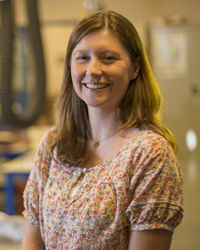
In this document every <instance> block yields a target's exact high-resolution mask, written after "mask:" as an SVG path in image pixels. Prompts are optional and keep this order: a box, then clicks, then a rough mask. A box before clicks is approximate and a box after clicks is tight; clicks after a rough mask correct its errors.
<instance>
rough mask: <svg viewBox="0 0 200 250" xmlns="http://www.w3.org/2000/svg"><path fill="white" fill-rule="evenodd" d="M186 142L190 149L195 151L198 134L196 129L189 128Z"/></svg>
mask: <svg viewBox="0 0 200 250" xmlns="http://www.w3.org/2000/svg"><path fill="white" fill-rule="evenodd" d="M186 144H187V147H188V149H189V151H194V150H195V149H196V147H197V136H196V133H195V132H194V130H192V129H190V130H188V132H187V134H186Z"/></svg>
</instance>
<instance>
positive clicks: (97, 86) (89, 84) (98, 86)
mask: <svg viewBox="0 0 200 250" xmlns="http://www.w3.org/2000/svg"><path fill="white" fill-rule="evenodd" d="M107 86H108V84H91V83H87V84H86V87H87V88H90V89H103V88H106V87H107Z"/></svg>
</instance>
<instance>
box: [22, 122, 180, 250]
mask: <svg viewBox="0 0 200 250" xmlns="http://www.w3.org/2000/svg"><path fill="white" fill-rule="evenodd" d="M55 133H57V129H56V128H55V127H54V128H52V129H51V130H50V131H48V132H47V133H46V134H45V135H44V137H43V138H42V140H41V143H40V145H39V148H38V150H37V153H36V156H35V160H34V165H33V168H32V171H31V173H30V176H29V179H28V181H27V185H26V188H25V191H24V206H25V210H24V212H23V214H24V216H25V217H26V218H27V219H28V220H29V221H30V222H31V223H32V224H33V225H35V226H36V227H39V228H40V230H41V235H42V238H43V240H44V242H45V247H46V249H49V250H50V249H56V250H61V249H65V250H66V249H70V250H78V249H81V250H83V249H98V250H103V249H119V250H120V249H123V250H125V249H128V242H129V235H130V231H140V230H150V229H166V230H169V231H171V232H173V231H174V228H175V227H176V226H178V225H179V224H180V222H181V220H182V214H183V193H182V172H181V169H180V166H179V164H178V162H177V159H176V157H175V156H174V153H173V151H172V149H171V147H170V145H169V143H168V141H167V140H165V139H164V138H163V137H162V136H160V135H158V134H157V133H155V132H153V131H150V130H140V131H139V132H137V134H136V136H135V137H134V138H132V139H131V140H130V142H129V143H128V144H127V145H126V146H124V147H123V148H122V149H121V150H120V151H119V152H118V153H117V154H116V155H114V156H113V157H112V158H111V159H110V160H109V161H106V162H103V163H102V164H99V165H97V166H94V167H93V168H91V169H90V170H89V171H88V172H87V173H85V176H84V179H83V181H82V183H81V186H80V187H79V189H78V190H77V192H76V194H75V196H74V197H73V198H71V199H70V200H69V199H68V195H69V193H70V190H71V189H72V188H73V186H74V185H75V184H76V182H77V180H78V179H79V177H80V175H81V174H82V172H83V169H82V168H80V167H76V166H74V167H71V168H70V167H68V166H66V165H61V164H57V163H56V162H55V161H54V160H52V158H51V156H50V154H49V151H48V145H49V144H50V143H51V142H52V138H53V137H52V136H53V135H54V134H55ZM55 155H56V149H55Z"/></svg>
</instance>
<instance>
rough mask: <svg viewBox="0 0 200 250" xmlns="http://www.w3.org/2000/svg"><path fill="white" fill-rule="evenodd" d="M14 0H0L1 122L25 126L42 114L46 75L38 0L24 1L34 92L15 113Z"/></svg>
mask: <svg viewBox="0 0 200 250" xmlns="http://www.w3.org/2000/svg"><path fill="white" fill-rule="evenodd" d="M12 8H13V2H12V1H11V0H4V1H1V2H0V9H1V38H0V52H1V54H0V59H1V65H0V67H1V73H0V74H1V85H0V102H1V113H2V117H3V121H4V122H5V123H6V124H7V125H9V126H11V127H14V128H25V127H28V126H30V125H32V124H34V123H35V121H36V120H37V118H38V117H39V115H40V114H41V111H42V107H43V105H44V101H45V89H46V74H45V62H44V53H43V47H42V39H41V33H40V23H39V18H38V7H37V0H26V8H27V13H28V20H29V26H28V28H27V30H28V41H29V44H30V49H31V54H32V57H33V60H34V70H35V76H36V80H35V84H36V86H35V87H34V89H35V91H32V93H31V94H30V96H29V98H28V102H27V105H26V108H25V109H24V111H23V112H22V113H20V114H16V113H15V112H13V110H12V105H13V96H14V95H13V87H12V82H13V81H14V79H12V72H13V44H14V42H13V41H14V35H13V31H14V22H13V10H12Z"/></svg>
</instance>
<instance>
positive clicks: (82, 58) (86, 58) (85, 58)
mask: <svg viewBox="0 0 200 250" xmlns="http://www.w3.org/2000/svg"><path fill="white" fill-rule="evenodd" d="M76 60H80V61H81V60H88V57H87V56H78V57H77V58H76Z"/></svg>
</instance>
